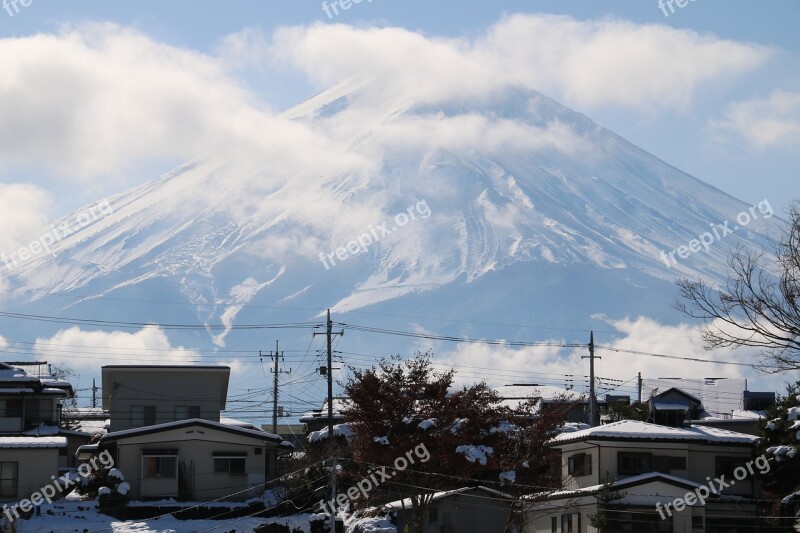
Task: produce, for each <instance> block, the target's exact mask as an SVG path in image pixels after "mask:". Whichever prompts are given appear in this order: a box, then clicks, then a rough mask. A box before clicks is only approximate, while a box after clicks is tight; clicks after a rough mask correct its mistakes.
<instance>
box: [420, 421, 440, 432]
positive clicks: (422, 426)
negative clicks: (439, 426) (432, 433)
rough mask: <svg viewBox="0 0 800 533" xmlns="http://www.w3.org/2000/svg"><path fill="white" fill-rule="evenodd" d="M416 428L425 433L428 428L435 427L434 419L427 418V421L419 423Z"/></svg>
mask: <svg viewBox="0 0 800 533" xmlns="http://www.w3.org/2000/svg"><path fill="white" fill-rule="evenodd" d="M417 427H418V428H420V429H421V430H423V431H427V430H428V429H430V428H435V427H436V419H435V418H429V419H427V420H423V421H422V422H420V423H419V425H418V426H417Z"/></svg>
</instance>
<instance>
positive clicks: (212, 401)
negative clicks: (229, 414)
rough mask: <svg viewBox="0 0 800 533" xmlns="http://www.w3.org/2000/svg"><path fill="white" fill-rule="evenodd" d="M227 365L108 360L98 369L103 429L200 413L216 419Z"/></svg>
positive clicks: (227, 374)
mask: <svg viewBox="0 0 800 533" xmlns="http://www.w3.org/2000/svg"><path fill="white" fill-rule="evenodd" d="M230 373H231V369H230V367H227V366H188V365H175V366H169V365H163V366H159V365H129V366H123V365H108V366H104V367H103V368H102V374H103V409H104V410H105V411H108V412H109V414H110V424H109V431H111V432H115V431H123V430H126V429H131V428H139V427H144V426H152V425H156V424H164V423H167V422H175V421H178V420H186V419H190V418H202V419H205V420H212V421H214V422H219V420H220V412H221V411H223V410H224V409H225V402H226V399H227V395H228V380H229V378H230Z"/></svg>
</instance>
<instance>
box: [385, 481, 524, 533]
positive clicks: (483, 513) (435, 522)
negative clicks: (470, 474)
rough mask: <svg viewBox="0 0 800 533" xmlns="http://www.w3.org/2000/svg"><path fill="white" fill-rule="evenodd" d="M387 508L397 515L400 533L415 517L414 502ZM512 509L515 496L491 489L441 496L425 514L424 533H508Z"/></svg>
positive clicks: (435, 496) (433, 499) (468, 489)
mask: <svg viewBox="0 0 800 533" xmlns="http://www.w3.org/2000/svg"><path fill="white" fill-rule="evenodd" d="M384 507H385V508H386V509H388V510H390V511H393V512H395V513H397V531H404V527H405V524H406V523H407V522H408V520H409V517H410V515H411V500H410V499H405V500H398V501H395V502H391V503H387V504H386V505H384ZM512 508H513V499H512V498H511V496H509V495H508V494H505V493H503V492H500V491H497V490H494V489H490V488H487V487H462V488H460V489H456V490H449V491H445V492H437V493H435V494H433V496H432V497H431V502H430V505H428V508H427V509H426V511H425V516H424V518H423V525H422V533H486V532H489V531H506V528H507V527H508V525H509V522H510V520H511V511H512Z"/></svg>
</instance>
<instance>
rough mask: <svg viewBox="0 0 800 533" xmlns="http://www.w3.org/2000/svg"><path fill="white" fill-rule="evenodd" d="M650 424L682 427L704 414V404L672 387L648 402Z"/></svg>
mask: <svg viewBox="0 0 800 533" xmlns="http://www.w3.org/2000/svg"><path fill="white" fill-rule="evenodd" d="M647 403H648V406H649V408H650V414H649V416H648V422H652V423H654V424H660V425H662V426H672V427H681V426H683V425H684V422H687V421H689V420H693V419H697V418H699V417H700V414H701V413H702V412H703V402H702V401H700V399H698V398H697V397H695V396H692V395H691V394H689V393H688V392H685V391H683V390H681V389H678V388H675V387H672V388H670V389H667V390H665V391H664V392H662V393H660V394H656V395H654V396H651V397H650V399H649V400H648V402H647Z"/></svg>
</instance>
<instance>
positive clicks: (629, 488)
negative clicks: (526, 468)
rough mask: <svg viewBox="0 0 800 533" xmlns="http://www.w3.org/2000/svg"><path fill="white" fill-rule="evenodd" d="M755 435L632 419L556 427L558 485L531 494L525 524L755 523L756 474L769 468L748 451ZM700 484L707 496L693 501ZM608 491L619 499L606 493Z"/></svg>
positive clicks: (683, 526) (719, 527)
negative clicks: (563, 429) (601, 521)
mask: <svg viewBox="0 0 800 533" xmlns="http://www.w3.org/2000/svg"><path fill="white" fill-rule="evenodd" d="M756 440H757V439H756V437H754V436H752V435H746V434H742V433H735V432H732V431H726V430H722V429H717V428H712V427H701V426H693V427H686V428H674V427H666V426H659V425H656V424H648V423H645V422H637V421H632V420H623V421H620V422H615V423H612V424H607V425H604V426H598V427H593V428H589V429H584V430H581V431H576V432H572V433H564V434H561V435H558V436H557V437H555V438H553V439H551V440H550V441H549V442H548V445H549V446H552V447H555V448H557V449H559V450H560V451H561V455H562V461H561V469H562V480H563V487H562V490H559V491H557V492H555V493H549V494H538V495H534V496H532V497H531V498H530V500H529V501H530V503H529V504H528V505H526V507H525V510H524V513H525V522H526V524H525V529H524V531H527V532H537V533H541V532H547V533H552V532H557V533H579V532H594V531H597V529H596V528H594V527H593V526H592V524H591V517H592V516H596V517H597V516H600V517H604V518H607V519H608V520H609V521H610V524H611V525H610V526H608V528H609V530H611V531H653V532H659V533H661V532H678V531H706V532H723V531H724V532H729V531H732V530H733V529H732V524H734V525H736V526H737V527H742V526H745V525H747V524H751V525H755V524H756V505H755V501H754V500H755V499H757V498H758V497H759V490H758V484H757V482H756V481H755V478H756V475H757V474H758V472H763V471H764V469H765V468H768V463H766V461H765V460H764V461H762V460H759V461H755V460H754V458H753V448H754V444H755V442H756ZM759 459H763V458H759ZM717 480H722V482H723V484H728V485H727V486H721V485H720V484H719V482H718V481H717ZM604 484H608V485H604ZM705 488H709V490H708V491H707V492H708V497H707V498H704V501H703V502H700V501H697V500H698V498H697V497H696V496H697V494H698V493H697V492H696V491H699V492H700V493H701V494H702V493H704V492H705ZM715 493H718V494H715ZM689 494H694V495H695V496H694V497H692V496H688V497H687V495H689ZM612 495H613V496H614V497H618V499H608V498H606V496H612ZM677 498H680V499H681V500H676V499H677ZM676 501H682V502H684V504H680V503H679V504H678V505H675V502H676Z"/></svg>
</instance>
